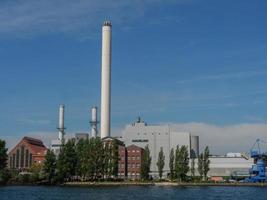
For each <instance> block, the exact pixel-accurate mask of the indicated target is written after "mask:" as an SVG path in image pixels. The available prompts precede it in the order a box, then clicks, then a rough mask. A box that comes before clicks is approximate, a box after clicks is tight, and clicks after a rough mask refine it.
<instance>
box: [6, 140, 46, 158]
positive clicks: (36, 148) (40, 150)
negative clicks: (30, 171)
mask: <svg viewBox="0 0 267 200" xmlns="http://www.w3.org/2000/svg"><path fill="white" fill-rule="evenodd" d="M22 144H24V145H25V146H27V148H29V149H30V151H31V152H32V154H33V155H34V154H35V155H41V156H43V155H45V153H46V151H47V148H46V147H45V145H44V143H43V142H42V141H41V140H39V139H35V138H31V137H24V138H22V140H21V141H20V142H19V143H18V144H17V145H16V146H15V147H14V148H13V149H12V150H11V151H10V153H9V154H12V153H13V151H15V150H16V149H17V147H19V146H21V145H22Z"/></svg>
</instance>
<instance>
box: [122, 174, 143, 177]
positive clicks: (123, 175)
mask: <svg viewBox="0 0 267 200" xmlns="http://www.w3.org/2000/svg"><path fill="white" fill-rule="evenodd" d="M124 175H125V174H124V173H118V176H124ZM127 175H128V176H129V177H131V176H140V173H128V174H127Z"/></svg>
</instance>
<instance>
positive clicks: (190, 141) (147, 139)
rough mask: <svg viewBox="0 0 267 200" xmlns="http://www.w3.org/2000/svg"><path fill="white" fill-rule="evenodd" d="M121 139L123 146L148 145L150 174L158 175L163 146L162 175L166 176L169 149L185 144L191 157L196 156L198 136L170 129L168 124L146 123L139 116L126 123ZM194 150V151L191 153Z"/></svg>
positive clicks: (142, 146) (143, 146)
mask: <svg viewBox="0 0 267 200" xmlns="http://www.w3.org/2000/svg"><path fill="white" fill-rule="evenodd" d="M123 141H124V143H125V146H126V147H128V146H131V145H136V146H138V147H141V148H145V146H146V145H148V147H149V150H150V156H151V167H150V171H151V175H152V176H153V177H157V176H158V167H157V161H158V154H159V152H160V149H161V148H163V152H164V155H165V166H164V169H163V175H164V176H165V177H166V176H167V174H168V173H169V171H170V169H169V155H170V151H171V149H174V150H175V149H176V148H177V146H180V147H181V146H182V145H184V146H186V147H187V148H188V151H189V152H191V157H198V153H199V137H198V136H192V135H191V134H190V133H188V132H177V131H172V130H171V126H169V125H147V124H146V123H145V122H143V121H141V119H140V118H139V119H138V120H137V121H136V122H135V123H133V124H131V125H127V126H126V127H125V129H124V130H123ZM192 152H194V153H192Z"/></svg>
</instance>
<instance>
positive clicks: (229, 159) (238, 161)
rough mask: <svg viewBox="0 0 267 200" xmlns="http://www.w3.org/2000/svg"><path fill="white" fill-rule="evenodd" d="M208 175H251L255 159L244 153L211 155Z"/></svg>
mask: <svg viewBox="0 0 267 200" xmlns="http://www.w3.org/2000/svg"><path fill="white" fill-rule="evenodd" d="M209 160H210V171H209V173H208V176H210V177H213V176H217V177H218V176H234V177H236V176H242V177H244V176H249V169H250V168H251V167H252V165H253V164H254V159H253V158H250V157H249V156H247V155H245V154H242V153H228V154H226V155H224V156H210V157H209Z"/></svg>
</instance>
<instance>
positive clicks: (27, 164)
mask: <svg viewBox="0 0 267 200" xmlns="http://www.w3.org/2000/svg"><path fill="white" fill-rule="evenodd" d="M25 167H29V150H28V149H26V157H25Z"/></svg>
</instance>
